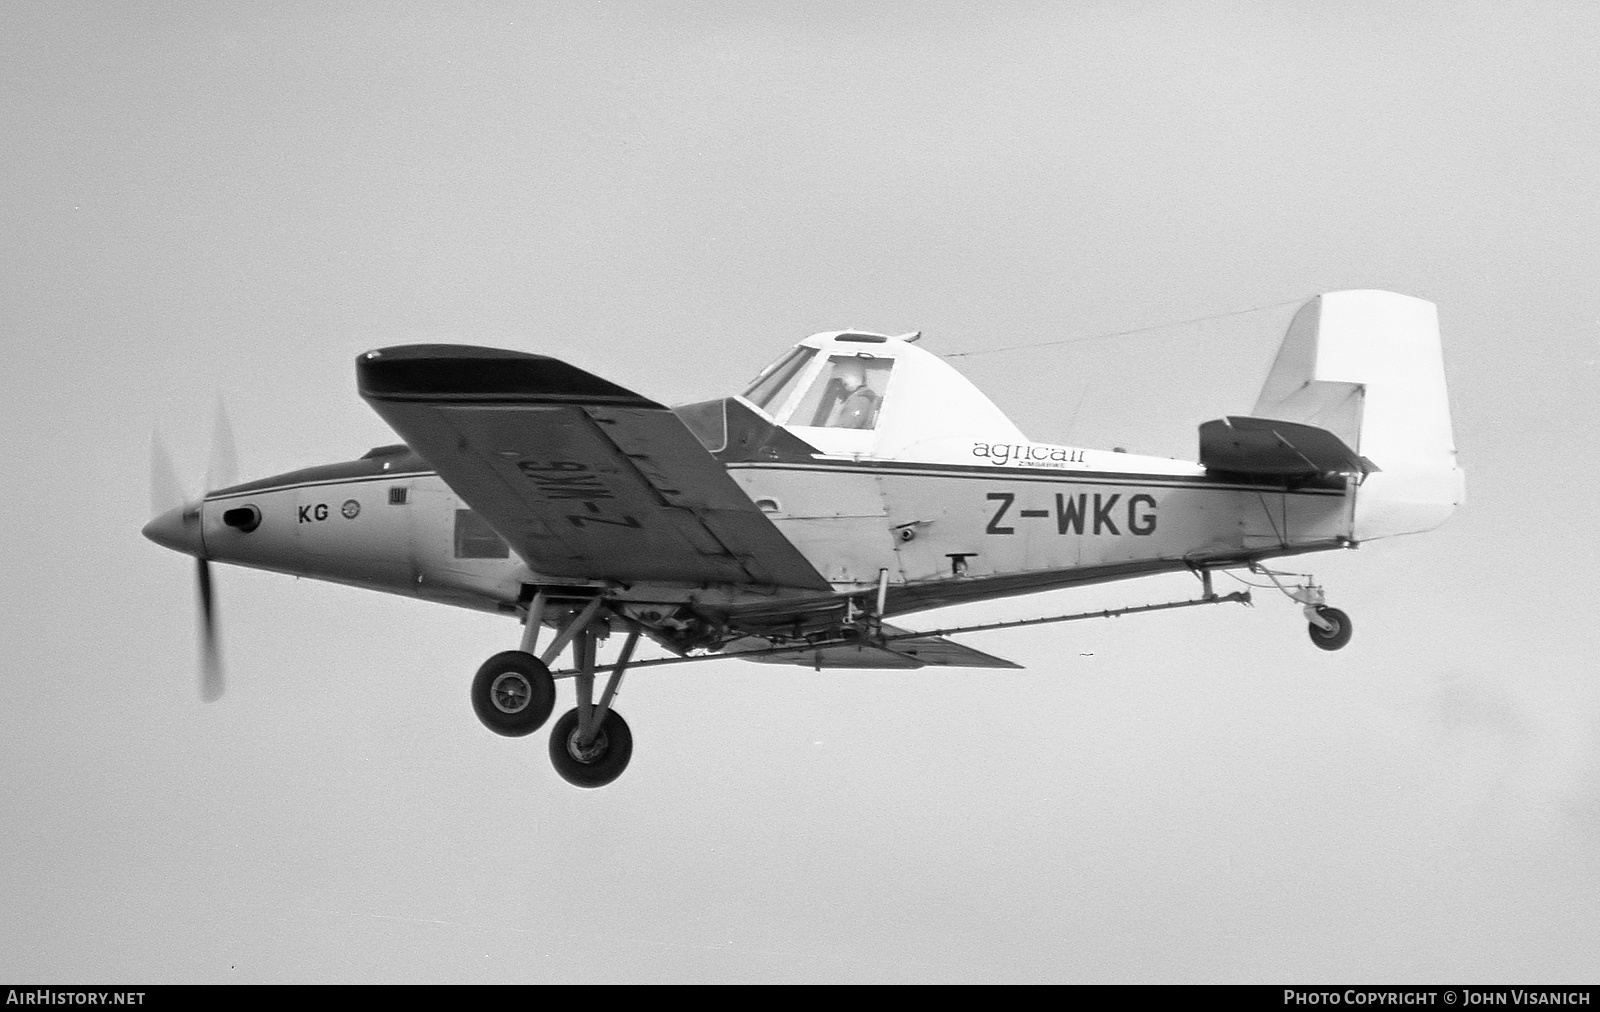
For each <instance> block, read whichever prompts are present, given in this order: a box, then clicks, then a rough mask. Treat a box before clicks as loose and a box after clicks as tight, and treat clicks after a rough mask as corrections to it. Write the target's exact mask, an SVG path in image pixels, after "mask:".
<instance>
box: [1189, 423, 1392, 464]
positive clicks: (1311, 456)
mask: <svg viewBox="0 0 1600 1012" xmlns="http://www.w3.org/2000/svg"><path fill="white" fill-rule="evenodd" d="M1200 463H1201V464H1202V465H1204V466H1205V467H1206V468H1207V469H1208V470H1211V471H1224V472H1227V473H1229V474H1243V475H1250V476H1262V477H1274V478H1292V477H1297V476H1301V475H1313V474H1327V473H1329V472H1337V473H1341V474H1360V475H1365V474H1368V473H1370V472H1372V471H1376V470H1378V469H1377V468H1376V467H1374V466H1373V464H1372V462H1371V461H1369V460H1367V459H1366V458H1364V457H1361V456H1360V455H1358V454H1357V453H1356V452H1355V451H1354V450H1352V449H1350V447H1349V446H1347V445H1345V442H1344V440H1342V439H1340V438H1339V437H1338V436H1336V435H1334V434H1333V433H1331V432H1329V431H1328V430H1327V429H1319V428H1317V427H1316V426H1315V425H1303V424H1301V423H1299V422H1285V421H1281V420H1279V419H1276V418H1252V417H1250V416H1247V415H1229V416H1228V417H1227V418H1218V419H1216V420H1215V421H1210V422H1206V423H1205V424H1204V425H1201V426H1200Z"/></svg>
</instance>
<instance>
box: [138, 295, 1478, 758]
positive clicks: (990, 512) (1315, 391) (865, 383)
mask: <svg viewBox="0 0 1600 1012" xmlns="http://www.w3.org/2000/svg"><path fill="white" fill-rule="evenodd" d="M915 340H916V335H907V336H904V337H891V336H887V335H883V334H868V333H857V332H839V333H826V334H818V335H816V336H813V337H810V338H808V339H806V340H804V341H801V342H800V343H799V344H798V345H797V346H795V347H794V348H793V349H792V350H790V351H789V352H788V353H787V354H785V355H784V356H783V357H782V358H780V359H779V360H778V361H776V362H774V363H773V364H772V365H770V366H768V367H767V368H766V369H765V370H764V371H762V372H761V374H760V375H759V376H757V377H756V379H755V380H754V381H753V382H752V383H751V384H750V386H749V388H748V389H746V390H745V391H744V392H743V393H742V394H740V395H738V396H735V397H724V398H720V399H717V400H710V401H703V402H701V403H697V404H687V405H684V406H681V407H677V408H668V407H665V406H663V405H661V404H658V403H656V402H655V401H652V400H650V399H649V398H647V397H644V396H641V395H640V394H637V393H634V392H633V391H631V390H626V389H624V388H622V387H620V386H617V385H616V384H614V383H611V382H608V381H607V380H604V379H601V378H600V377H598V376H595V375H592V374H590V373H588V372H585V371H583V370H581V369H578V368H575V367H574V366H571V365H568V364H567V363H565V362H562V361H559V360H558V359H554V358H549V357H546V356H543V355H530V354H524V353H522V352H516V351H501V350H495V349H490V348H477V347H464V346H456V345H408V346H402V347H394V348H384V349H381V350H378V351H371V352H368V353H366V354H365V355H362V356H361V357H360V358H359V359H358V360H357V362H356V374H357V380H358V383H359V388H360V392H361V396H362V397H364V398H365V399H366V400H367V402H368V403H369V404H371V405H372V407H373V408H374V409H375V410H376V411H377V412H378V414H380V415H381V416H383V418H384V420H385V421H387V422H388V423H389V424H390V425H391V426H392V427H393V428H394V430H395V431H396V432H397V433H398V434H399V435H400V438H401V439H403V440H404V443H400V444H395V445H393V446H382V447H378V448H377V449H374V450H372V451H370V452H368V453H367V454H365V455H364V456H362V457H361V459H359V460H353V461H350V462H348V463H341V464H330V465H325V466H319V467H310V468H306V469H304V470H300V471H293V472H290V473H288V474H281V475H277V476H275V477H271V478H265V479H262V480H260V481H252V482H247V483H245V484H235V485H232V486H231V487H228V488H219V489H216V490H215V491H212V492H208V493H207V494H206V495H205V496H203V497H202V498H201V499H199V500H197V501H193V502H188V503H183V504H180V505H175V506H173V507H172V508H170V509H168V510H166V511H165V512H162V513H160V515H158V516H157V517H156V518H155V519H154V520H152V521H151V522H150V523H149V524H148V525H147V526H146V527H145V528H144V533H145V535H146V536H147V537H149V538H150V539H151V540H152V541H155V542H156V543H158V544H160V545H164V546H166V547H168V548H171V549H173V550H175V551H179V552H183V553H185V554H188V555H192V556H194V557H195V558H196V559H198V560H200V561H199V578H200V600H201V615H202V633H203V638H204V643H205V646H206V648H205V651H204V657H205V660H204V663H203V665H202V669H203V678H202V683H203V695H206V696H207V697H215V696H216V695H218V694H220V689H221V681H220V668H219V667H218V664H217V659H216V651H215V642H214V636H215V628H214V623H213V622H212V618H211V616H212V593H211V578H210V569H209V563H210V562H212V561H216V562H226V563H231V564H234V565H240V566H250V567H253V568H257V569H267V570H272V571H275V572H280V573H291V574H294V575H296V576H306V577H315V578H318V579H323V580H331V581H334V582H336V583H344V584H349V585H352V586H357V587H366V588H370V589H373V590H382V591H388V592H390V593H395V594H405V595H410V596H414V597H420V598H423V599H426V600H429V601H437V602H439V603H441V604H453V605H460V606H463V607H468V608H477V609H480V610H485V611H496V612H501V613H504V614H507V615H515V616H518V617H519V618H520V620H521V622H522V634H521V642H520V644H519V645H518V646H517V649H514V650H507V651H505V652H502V653H497V654H495V655H494V656H493V657H490V658H489V659H488V660H487V661H485V662H484V664H483V666H482V667H481V668H479V670H478V672H477V676H476V677H475V678H474V679H473V680H472V688H471V699H472V705H473V708H474V710H475V711H476V712H477V715H478V717H479V719H480V720H481V721H482V722H483V724H484V725H485V726H486V727H488V728H489V730H491V731H494V732H496V733H498V734H502V735H507V736H511V737H518V736H522V735H527V734H530V733H532V732H533V731H535V730H537V729H539V728H540V727H541V726H543V725H544V724H545V722H546V721H547V719H548V718H549V717H550V715H551V712H552V709H553V707H554V705H555V701H556V684H555V683H556V680H557V679H566V678H571V679H572V680H573V681H574V683H575V687H576V693H575V694H576V697H577V699H576V702H577V705H576V706H575V707H574V708H573V709H571V710H570V711H568V712H567V713H566V714H565V715H564V716H562V717H561V718H560V719H558V720H557V721H556V722H555V726H554V729H553V730H552V733H551V736H550V749H549V751H550V758H551V761H552V763H553V764H554V766H555V769H556V771H557V772H558V773H559V774H560V775H561V776H562V777H563V778H564V779H566V780H567V781H568V782H570V783H572V784H575V785H577V786H579V787H599V786H602V785H604V784H607V783H610V782H611V781H613V780H615V779H616V778H617V776H619V775H620V774H621V773H622V771H623V769H624V768H625V767H626V766H627V765H628V760H629V758H630V757H631V755H632V751H633V738H632V734H631V733H630V731H629V729H628V725H627V723H626V722H625V721H624V720H623V719H622V716H621V715H620V714H618V713H617V711H616V709H615V708H614V707H613V706H612V700H613V697H614V696H615V694H616V691H617V687H618V685H619V684H620V682H621V680H622V677H623V674H624V672H626V671H628V670H631V669H632V668H637V667H644V666H649V665H660V664H673V663H683V662H686V661H690V660H701V659H712V658H719V657H721V658H728V657H733V658H742V659H746V660H752V661H763V662H770V663H785V664H800V665H806V666H809V667H814V668H816V669H818V670H820V669H822V668H917V667H922V666H924V665H943V666H951V667H973V668H983V667H988V668H1014V667H1017V665H1015V664H1012V663H1010V662H1009V661H1005V660H1002V659H1000V658H998V657H994V656H991V655H989V654H986V653H982V652H980V651H977V650H974V649H972V648H971V647H967V646H964V645H962V644H959V643H956V642H954V641H953V640H950V639H948V638H947V634H949V633H953V632H961V631H973V630H975V629H993V628H1001V627H1006V626H1013V625H1026V624H1031V623H1032V622H1044V621H1065V620H1069V619H1074V618H1085V617H1095V616H1101V615H1113V614H1126V613H1129V612H1136V611H1153V610H1159V609H1164V608H1177V607H1187V606H1191V605H1200V604H1212V603H1219V602H1223V601H1248V600H1249V595H1248V591H1245V592H1237V593H1232V594H1227V595H1218V594H1217V593H1215V592H1214V591H1213V589H1212V585H1211V574H1212V573H1213V572H1214V571H1216V570H1225V569H1238V568H1249V569H1252V570H1254V571H1255V572H1257V573H1258V574H1264V575H1266V576H1267V577H1269V578H1270V579H1271V580H1272V582H1273V583H1274V584H1276V585H1277V587H1278V588H1279V589H1280V590H1283V592H1284V593H1285V594H1287V595H1289V596H1290V597H1291V598H1292V599H1293V600H1295V601H1296V602H1298V603H1300V604H1301V605H1302V606H1303V609H1304V614H1305V617H1306V619H1307V622H1308V626H1309V632H1310V637H1311V640H1312V642H1313V643H1315V644H1316V645H1317V646H1319V647H1321V648H1323V649H1325V650H1337V649H1339V648H1340V647H1342V646H1344V645H1345V644H1346V643H1347V642H1348V641H1349V639H1350V633H1351V623H1350V619H1349V617H1348V616H1347V615H1345V613H1344V612H1342V611H1339V610H1338V609H1335V608H1331V607H1328V606H1327V604H1326V602H1325V599H1324V595H1323V592H1322V589H1321V588H1320V587H1319V586H1317V585H1316V583H1315V582H1314V581H1313V580H1311V579H1310V578H1309V577H1306V578H1304V579H1303V580H1302V581H1301V582H1298V583H1294V582H1292V581H1291V583H1290V584H1289V585H1285V582H1284V580H1283V579H1280V577H1290V576H1292V574H1285V573H1279V572H1277V571H1274V570H1271V569H1268V568H1267V567H1266V566H1265V565H1263V563H1264V562H1265V561H1266V560H1269V559H1274V558H1278V557H1281V556H1289V555H1298V554H1302V553H1307V552H1318V551H1326V550H1331V549H1338V548H1353V547H1355V546H1356V545H1358V544H1360V543H1361V542H1363V541H1368V540H1371V539H1373V538H1384V537H1390V536H1392V535H1397V534H1409V533H1414V532H1420V531H1427V530H1430V529H1432V528H1434V527H1437V526H1438V525H1439V524H1441V523H1443V522H1444V520H1445V519H1446V518H1447V517H1449V515H1450V513H1451V512H1452V510H1454V508H1455V507H1456V505H1457V504H1459V503H1460V502H1461V501H1462V498H1463V487H1464V485H1463V475H1462V472H1461V470H1460V469H1459V468H1458V467H1457V466H1456V453H1455V445H1454V441H1453V438H1452V435H1451V430H1450V412H1449V405H1448V402H1447V397H1446V391H1445V377H1444V366H1443V362H1442V358H1441V351H1440V343H1439V329H1438V316H1437V312H1436V310H1435V307H1434V306H1433V304H1432V303H1429V302H1424V301H1422V300H1420V299H1415V298H1409V297H1406V296H1402V295H1396V294H1393V293H1389V292H1379V291H1349V292H1334V293H1330V294H1326V295H1321V296H1318V297H1316V298H1313V299H1311V300H1310V301H1308V302H1307V303H1306V304H1305V305H1304V306H1303V307H1302V308H1301V309H1300V310H1299V311H1298V313H1297V314H1296V315H1295V316H1294V318H1293V321H1292V323H1291V324H1290V326H1289V328H1288V331H1287V333H1286V334H1285V336H1284V338H1283V342H1282V345H1281V347H1280V349H1279V351H1278V354H1277V358H1276V360H1275V362H1274V364H1273V366H1272V369H1271V372H1270V373H1269V375H1268V377H1267V380H1266V384H1265V386H1264V387H1263V388H1262V390H1261V393H1260V396H1259V398H1258V400H1257V401H1256V404H1255V407H1254V409H1253V410H1252V411H1251V412H1250V414H1248V415H1242V416H1232V417H1228V418H1222V419H1218V420H1215V421H1207V422H1205V423H1204V424H1202V425H1200V427H1199V455H1198V456H1199V459H1198V461H1197V462H1194V463H1190V462H1185V461H1178V460H1170V459H1166V458H1157V457H1146V456H1138V455H1134V454H1127V453H1122V452H1108V451H1103V450H1095V449H1085V448H1078V447H1069V446H1055V445H1049V444H1043V443H1035V442H1033V441H1031V440H1029V439H1028V438H1027V437H1026V436H1025V435H1023V434H1022V432H1020V431H1019V430H1018V429H1017V427H1016V426H1015V425H1013V424H1012V423H1011V421H1010V420H1009V419H1007V418H1006V416H1005V415H1004V414H1003V413H1002V412H1001V411H1000V410H999V409H998V408H997V407H995V405H994V404H993V403H992V402H991V401H990V400H989V399H988V398H987V397H985V396H984V395H983V394H982V393H980V392H979V391H978V390H977V388H976V387H974V386H973V385H972V384H971V383H970V382H969V381H967V380H966V379H965V378H964V377H963V376H961V375H960V374H959V373H958V372H956V370H955V369H954V368H952V367H951V366H950V365H948V364H946V363H945V362H944V361H943V360H942V359H940V358H938V357H937V356H935V355H933V354H931V353H930V352H928V351H925V350H924V349H922V348H921V347H919V346H918V345H916V344H915V343H913V342H914V341H915ZM158 449H159V448H158ZM159 461H160V458H159V456H158V468H157V470H158V471H159V470H160V468H159ZM168 470H170V468H168ZM1183 570H1186V571H1189V572H1192V573H1193V574H1195V575H1196V577H1197V578H1198V579H1199V580H1200V587H1201V592H1200V594H1199V596H1197V597H1195V598H1193V599H1191V600H1184V601H1174V602H1165V603H1157V604H1149V605H1143V606H1139V607H1134V608H1124V609H1118V610H1115V611H1109V612H1095V613H1085V614H1080V615H1061V616H1053V617H1050V618H1044V619H1033V620H1028V621H1024V622H1010V623H1007V622H1000V623H991V624H988V625H980V626H968V627H966V628H965V629H942V630H936V631H932V632H913V631H908V630H905V629H902V628H900V627H898V626H895V625H891V624H889V621H888V620H889V619H891V618H896V617H897V616H900V615H904V614H907V613H910V612H916V611H919V610H923V609H930V608H940V607H944V606H947V605H954V604H960V603H963V602H970V601H983V600H988V599H991V598H998V597H1006V596H1011V595H1018V594H1027V593H1032V592H1035V591H1044V590H1053V589H1057V588H1062V587H1071V586H1078V585H1083V584H1091V583H1102V582H1106V581H1111V580H1123V579H1128V578H1132V577H1140V576H1147V575H1151V574H1156V573H1165V572H1173V571H1183ZM547 630H548V631H549V635H550V637H551V638H550V639H548V640H545V639H544V637H545V635H546V631H547ZM614 633H615V634H621V635H622V636H623V637H624V639H623V643H622V646H621V649H620V651H619V653H618V655H617V656H616V658H615V660H614V661H612V662H611V663H609V664H602V663H599V658H598V653H597V644H598V642H599V641H600V640H601V639H603V638H605V637H607V636H608V635H610V634H614ZM641 637H645V638H648V639H650V640H653V641H655V642H656V643H657V644H659V645H660V646H661V647H664V648H665V649H666V650H667V651H669V652H670V654H671V655H672V656H670V657H666V658H660V659H655V660H636V659H635V658H634V653H635V648H636V646H637V645H638V642H639V640H640V638H641ZM541 641H543V642H541ZM568 647H570V648H571V657H572V660H571V664H570V667H567V668H565V669H562V670H556V671H552V670H551V667H550V666H551V665H552V664H555V663H557V659H558V658H559V657H561V656H562V654H563V651H565V650H566V649H567V648H568ZM602 675H605V676H608V677H607V678H606V683H605V685H604V687H603V689H602V691H601V692H600V693H599V694H598V698H597V697H596V692H595V689H596V679H597V677H599V676H602Z"/></svg>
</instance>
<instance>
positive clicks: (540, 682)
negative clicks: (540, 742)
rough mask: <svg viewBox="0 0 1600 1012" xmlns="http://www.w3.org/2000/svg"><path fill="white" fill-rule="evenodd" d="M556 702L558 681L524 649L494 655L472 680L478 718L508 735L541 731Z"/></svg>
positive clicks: (473, 700)
mask: <svg viewBox="0 0 1600 1012" xmlns="http://www.w3.org/2000/svg"><path fill="white" fill-rule="evenodd" d="M555 705H556V683H555V679H553V678H551V677H550V669H549V668H547V667H545V666H544V663H543V662H542V661H540V660H539V658H537V657H535V656H533V655H532V654H525V653H523V652H522V651H521V650H507V651H505V652H503V653H498V654H495V655H494V656H493V657H491V658H489V659H488V660H486V661H484V662H483V667H481V668H479V669H478V674H477V677H475V678H474V679H473V680H472V709H473V710H474V711H476V712H477V714H478V719H479V720H481V721H483V726H484V727H487V728H488V729H489V730H491V731H493V732H494V733H495V734H503V735H505V736H506V737H507V738H521V737H522V736H523V735H527V734H532V733H533V732H535V731H537V730H539V728H541V727H543V726H544V722H545V721H547V720H549V719H550V711H551V710H553V709H555Z"/></svg>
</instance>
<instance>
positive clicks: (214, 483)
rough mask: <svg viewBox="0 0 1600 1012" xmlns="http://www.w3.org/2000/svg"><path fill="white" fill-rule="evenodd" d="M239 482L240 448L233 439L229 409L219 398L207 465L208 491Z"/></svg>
mask: <svg viewBox="0 0 1600 1012" xmlns="http://www.w3.org/2000/svg"><path fill="white" fill-rule="evenodd" d="M237 484H239V450H238V446H237V445H236V444H235V443H234V441H233V426H232V425H231V424H230V423H229V422H228V409H227V407H226V406H224V405H223V403H222V398H221V397H218V398H217V421H216V424H215V425H214V426H213V427H212V429H211V461H210V462H209V463H208V464H207V465H206V491H207V492H215V491H216V490H217V489H219V488H227V487H229V486H230V485H237Z"/></svg>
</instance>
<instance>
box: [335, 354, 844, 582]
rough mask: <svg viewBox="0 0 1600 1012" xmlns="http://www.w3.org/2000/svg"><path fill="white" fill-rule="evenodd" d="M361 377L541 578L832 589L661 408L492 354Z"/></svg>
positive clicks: (413, 443) (547, 363)
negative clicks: (543, 575) (545, 575)
mask: <svg viewBox="0 0 1600 1012" xmlns="http://www.w3.org/2000/svg"><path fill="white" fill-rule="evenodd" d="M356 371H357V377H358V380H359V385H360V390H361V396H362V397H364V398H365V399H366V400H367V402H368V403H369V404H371V405H372V407H373V409H374V410H376V411H377V412H378V414H379V415H381V416H383V419H384V420H385V421H387V422H388V423H389V424H390V425H391V426H393V428H394V430H395V431H396V432H398V433H399V434H400V436H401V437H402V438H403V439H405V441H406V443H407V444H409V445H410V447H411V448H412V449H413V450H415V451H416V452H417V453H418V454H420V455H421V456H422V458H423V459H424V460H426V461H427V462H428V463H429V465H431V466H432V467H434V468H435V469H436V470H437V471H438V472H439V476H440V477H441V478H443V479H444V480H445V482H447V483H448V484H449V485H450V487H451V488H452V489H453V490H454V491H455V493H456V494H457V495H459V496H460V497H461V498H462V500H463V501H464V502H465V503H466V504H467V505H468V506H470V507H472V509H473V510H474V511H476V512H477V513H479V514H480V515H481V516H482V517H483V519H484V520H485V521H487V522H488V524H489V525H490V526H491V527H493V528H494V529H495V531H496V533H498V534H499V535H500V536H501V537H503V538H505V539H506V541H507V542H508V543H509V544H510V545H511V546H512V547H513V548H514V549H516V551H517V554H519V555H521V556H522V557H523V558H524V559H525V560H527V563H528V565H529V566H531V567H532V568H533V569H535V570H537V571H539V572H540V573H543V574H547V575H550V576H561V577H570V578H576V579H586V580H614V581H617V582H620V583H633V582H636V581H641V580H646V581H654V582H667V583H690V584H710V583H724V584H746V585H748V584H760V585H766V586H786V587H798V588H803V589H809V590H829V589H831V588H830V587H829V585H828V583H827V581H826V580H824V579H823V578H822V576H821V575H820V574H819V573H818V572H817V571H816V569H815V568H814V567H813V566H812V565H811V564H810V563H809V562H808V561H806V559H805V557H804V556H803V555H801V554H800V552H799V550H798V549H796V548H795V547H794V545H792V544H791V543H790V542H789V541H788V539H787V538H785V537H784V536H783V534H782V533H781V532H779V531H778V529H777V528H776V527H775V526H773V524H772V521H771V520H769V519H767V517H766V516H765V515H764V514H763V513H762V512H761V511H760V510H759V509H757V508H756V505H755V504H754V503H753V502H751V501H750V497H749V496H747V495H745V493H744V491H743V490H742V489H740V488H739V486H738V484H737V483H735V482H734V480H733V478H732V477H730V476H729V474H728V472H727V470H726V469H725V468H724V467H723V466H722V464H720V463H719V462H718V461H717V460H716V459H715V458H714V457H712V456H711V454H710V453H709V452H707V450H706V448H705V447H704V446H702V445H701V443H700V441H699V440H697V439H696V438H695V436H694V434H693V433H692V432H690V431H689V429H688V427H687V426H685V425H684V423H683V421H682V420H681V419H679V418H678V417H677V416H676V415H674V414H673V413H672V412H671V411H669V410H668V409H667V408H665V407H663V406H662V405H660V404H657V403H656V402H654V401H651V400H649V399H647V398H644V397H641V396H639V395H638V394H635V393H633V392H632V391H630V390H627V389H624V388H623V387H620V386H617V385H616V384H614V383H611V382H609V381H607V380H604V379H601V378H600V377H598V376H594V375H592V374H590V373H587V372H584V371H583V370H581V369H578V368H576V367H575V366H571V365H568V364H566V363H565V362H561V361H558V360H556V359H553V358H547V357H545V356H543V355H528V354H524V353H522V352H515V351H501V350H497V349H492V348H472V347H463V346H457V345H408V346H403V347H396V348H385V349H382V350H380V351H373V352H368V353H367V354H366V355H363V356H362V357H361V358H360V359H358V360H357V363H356Z"/></svg>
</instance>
